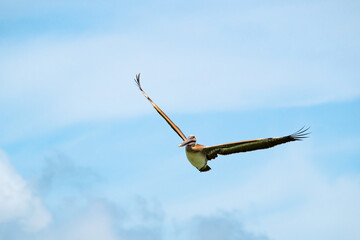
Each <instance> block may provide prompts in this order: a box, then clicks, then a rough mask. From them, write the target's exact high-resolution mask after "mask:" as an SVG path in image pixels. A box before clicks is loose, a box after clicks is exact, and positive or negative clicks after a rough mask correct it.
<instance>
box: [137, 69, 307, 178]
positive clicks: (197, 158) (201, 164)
mask: <svg viewBox="0 0 360 240" xmlns="http://www.w3.org/2000/svg"><path fill="white" fill-rule="evenodd" d="M135 83H136V84H137V86H138V87H139V89H140V91H141V92H142V93H143V94H144V96H145V97H146V98H147V99H148V100H149V102H150V103H151V104H152V105H153V107H154V108H155V110H156V111H157V112H158V113H159V114H160V115H161V117H163V118H164V119H165V121H166V122H167V123H168V124H169V125H170V127H171V128H172V129H173V130H174V131H175V132H176V133H177V134H178V135H179V137H180V138H181V139H182V140H183V143H181V144H180V145H179V146H180V147H182V146H186V148H185V149H186V156H187V158H188V160H189V161H190V163H191V164H192V165H193V166H194V167H196V168H197V169H198V170H199V171H201V172H205V171H209V170H210V169H211V168H210V167H209V166H208V165H207V162H208V161H209V160H212V159H215V158H216V157H217V156H218V155H229V154H233V153H240V152H248V151H255V150H260V149H266V148H271V147H274V146H276V145H279V144H283V143H287V142H292V141H299V140H303V139H304V138H307V137H308V135H309V134H310V133H309V132H308V130H309V128H305V127H302V128H301V129H300V130H298V131H297V132H295V133H294V134H291V135H288V136H284V137H274V138H261V139H254V140H247V141H241V142H233V143H225V144H220V145H215V146H203V145H200V144H197V143H196V137H195V136H194V135H190V136H189V137H185V135H184V134H183V133H182V132H181V130H180V129H179V127H178V126H176V125H175V124H174V123H173V122H172V121H171V120H170V118H169V117H168V116H167V115H166V114H165V113H164V112H163V111H162V110H161V109H160V108H159V107H158V106H157V105H156V104H155V103H154V102H153V101H152V100H151V99H150V98H149V97H148V96H147V94H146V93H145V92H144V91H143V90H142V88H141V85H140V74H137V75H136V78H135Z"/></svg>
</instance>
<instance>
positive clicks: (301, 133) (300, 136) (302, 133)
mask: <svg viewBox="0 0 360 240" xmlns="http://www.w3.org/2000/svg"><path fill="white" fill-rule="evenodd" d="M309 129H310V127H306V126H303V127H302V128H300V129H299V130H298V131H296V132H295V133H293V134H291V135H290V137H291V138H292V139H293V140H294V141H302V140H304V139H305V138H308V137H309V135H310V134H311V132H308V130H309Z"/></svg>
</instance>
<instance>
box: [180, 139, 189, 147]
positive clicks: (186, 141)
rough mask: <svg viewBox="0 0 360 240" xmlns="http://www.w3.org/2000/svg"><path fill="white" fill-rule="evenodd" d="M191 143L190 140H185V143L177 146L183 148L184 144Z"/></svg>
mask: <svg viewBox="0 0 360 240" xmlns="http://www.w3.org/2000/svg"><path fill="white" fill-rule="evenodd" d="M190 141H191V139H185V141H183V142H182V143H180V144H179V147H183V146H185V145H186V144H188V143H189V142H190Z"/></svg>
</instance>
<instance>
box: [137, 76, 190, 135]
mask: <svg viewBox="0 0 360 240" xmlns="http://www.w3.org/2000/svg"><path fill="white" fill-rule="evenodd" d="M134 80H135V83H136V85H137V86H138V87H139V89H140V91H141V92H142V93H143V94H144V96H145V97H146V98H147V99H148V100H149V101H150V103H151V104H152V105H153V107H154V108H155V110H156V111H157V112H158V113H159V114H160V115H161V116H162V117H163V118H164V119H165V121H166V122H167V123H168V124H169V125H170V127H171V128H172V129H173V130H174V131H175V132H176V133H177V134H178V135H179V136H180V137H181V139H182V140H185V139H186V137H185V135H184V134H183V133H182V132H181V130H180V128H178V126H176V125H175V124H174V123H173V122H172V121H171V120H170V118H169V117H168V116H166V114H165V113H164V112H163V111H161V109H160V108H159V107H158V106H157V105H156V104H155V103H154V102H153V101H152V100H151V99H150V98H149V96H148V95H146V93H145V92H144V91H143V90H142V88H141V85H140V73H139V74H136V78H135V79H134Z"/></svg>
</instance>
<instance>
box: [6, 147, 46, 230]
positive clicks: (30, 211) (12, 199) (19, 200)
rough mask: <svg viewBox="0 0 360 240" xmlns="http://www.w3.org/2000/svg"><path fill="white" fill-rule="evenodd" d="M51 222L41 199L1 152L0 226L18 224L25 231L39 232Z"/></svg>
mask: <svg viewBox="0 0 360 240" xmlns="http://www.w3.org/2000/svg"><path fill="white" fill-rule="evenodd" d="M50 221H51V215H50V213H49V212H48V211H47V209H46V208H45V207H44V205H43V204H42V202H41V199H39V198H38V197H36V196H34V194H33V193H32V191H31V189H30V187H29V186H28V184H27V182H26V181H25V180H24V179H22V178H21V176H20V175H19V174H18V173H17V172H16V171H15V170H14V169H13V167H12V166H11V164H10V162H9V160H8V159H7V157H6V155H5V153H4V152H2V151H1V150H0V224H1V223H3V224H4V223H18V224H19V225H20V226H21V227H22V228H23V230H24V231H30V232H32V231H35V232H36V231H38V230H41V229H43V228H44V227H46V226H47V225H48V224H49V223H50Z"/></svg>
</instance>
